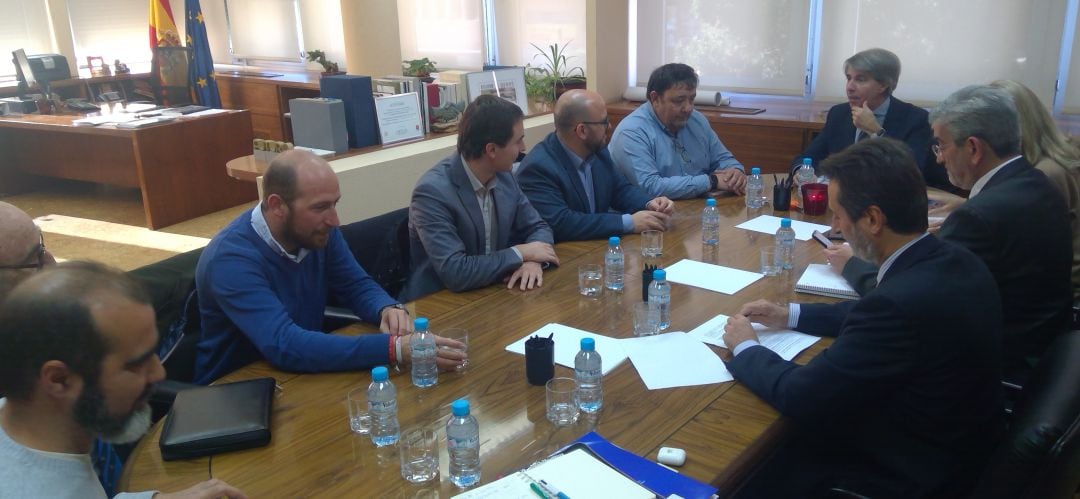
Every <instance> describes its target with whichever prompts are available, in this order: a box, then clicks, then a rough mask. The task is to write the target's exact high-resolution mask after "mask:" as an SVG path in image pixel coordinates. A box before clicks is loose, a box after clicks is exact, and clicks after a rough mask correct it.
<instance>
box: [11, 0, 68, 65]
mask: <svg viewBox="0 0 1080 499" xmlns="http://www.w3.org/2000/svg"><path fill="white" fill-rule="evenodd" d="M0 12H4V15H2V16H0V76H9V75H14V74H15V66H14V65H13V64H12V63H11V53H12V52H13V51H15V50H18V49H23V50H25V51H26V53H27V54H31V55H32V54H51V53H54V52H55V51H56V47H55V46H54V45H53V41H52V29H51V28H50V24H49V13H48V11H47V10H46V9H45V2H42V1H41V0H0Z"/></svg>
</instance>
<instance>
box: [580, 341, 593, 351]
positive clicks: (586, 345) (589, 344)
mask: <svg viewBox="0 0 1080 499" xmlns="http://www.w3.org/2000/svg"><path fill="white" fill-rule="evenodd" d="M581 349H582V350H589V351H593V350H596V340H594V339H592V338H582V339H581Z"/></svg>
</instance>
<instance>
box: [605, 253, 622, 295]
mask: <svg viewBox="0 0 1080 499" xmlns="http://www.w3.org/2000/svg"><path fill="white" fill-rule="evenodd" d="M604 287H606V288H607V289H610V290H612V291H622V289H623V258H622V255H618V257H615V256H614V255H608V256H607V257H606V258H604Z"/></svg>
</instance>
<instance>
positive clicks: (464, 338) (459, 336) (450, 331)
mask: <svg viewBox="0 0 1080 499" xmlns="http://www.w3.org/2000/svg"><path fill="white" fill-rule="evenodd" d="M436 334H438V335H439V336H442V337H443V338H447V339H451V340H454V341H459V342H461V344H462V345H465V346H464V347H463V348H451V347H448V346H440V347H439V348H441V349H443V350H449V351H453V352H461V353H463V354H465V355H466V356H467V355H469V332H468V331H466V330H464V329H462V328H460V327H452V328H447V329H443V330H442V331H439V332H437V333H436ZM466 367H469V358H468V357H466V358H465V362H463V363H462V364H460V365H458V366H457V367H456V368H454V370H455V371H457V372H463V371H464V370H465V368H466Z"/></svg>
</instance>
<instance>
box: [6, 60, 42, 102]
mask: <svg viewBox="0 0 1080 499" xmlns="http://www.w3.org/2000/svg"><path fill="white" fill-rule="evenodd" d="M11 57H12V59H11V62H12V64H15V75H16V76H17V77H18V78H19V96H20V97H25V96H26V93H27V92H29V91H30V87H32V86H34V85H35V84H36V83H37V80H36V79H35V78H34V70H33V68H31V67H30V59H27V58H26V51H25V50H23V49H18V50H15V51H13V52H11Z"/></svg>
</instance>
